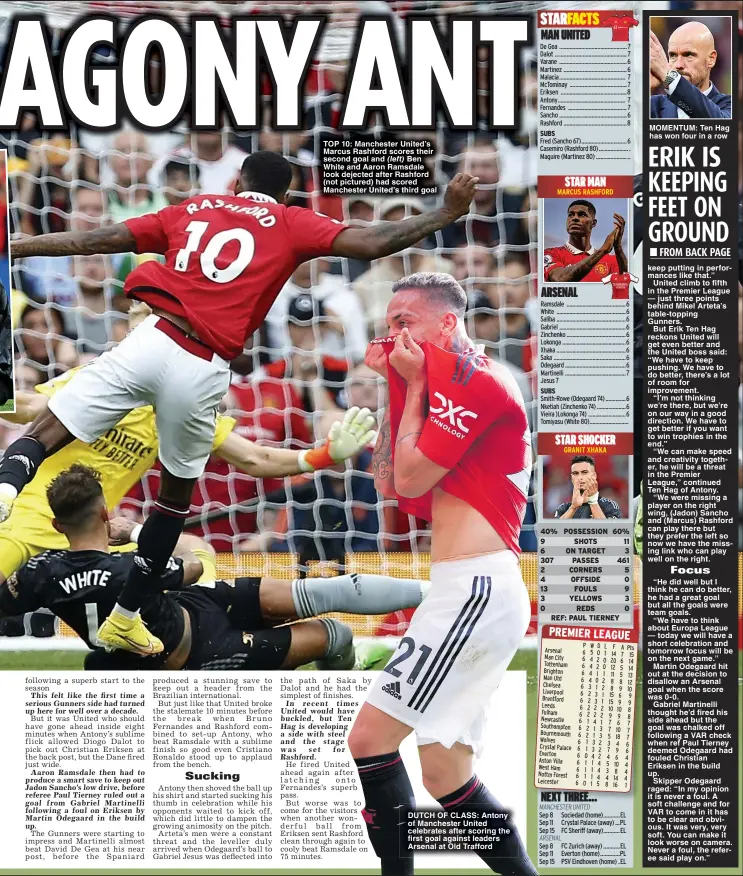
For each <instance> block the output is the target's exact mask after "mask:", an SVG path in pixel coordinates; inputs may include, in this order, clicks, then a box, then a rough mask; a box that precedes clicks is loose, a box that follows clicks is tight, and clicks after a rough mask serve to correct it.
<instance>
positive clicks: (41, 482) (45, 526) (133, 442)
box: [0, 368, 235, 578]
mask: <svg viewBox="0 0 743 876" xmlns="http://www.w3.org/2000/svg"><path fill="white" fill-rule="evenodd" d="M79 370H80V369H79V368H72V369H71V370H70V371H67V372H66V373H65V374H63V375H61V376H60V377H56V378H54V379H53V380H50V381H49V382H48V383H42V384H40V385H39V386H37V387H35V389H36V392H40V393H42V394H43V395H46V396H50V397H51V396H52V395H54V393H55V392H57V390H58V389H60V388H61V387H62V386H64V385H65V384H66V383H67V382H68V381H69V380H70V379H71V378H72V377H73V375H74V374H75V373H76V372H77V371H79ZM234 426H235V420H234V419H233V418H232V417H224V416H221V415H218V416H217V426H216V431H215V435H214V445H213V447H212V450H216V449H217V448H218V447H219V446H220V445H221V444H222V442H223V441H224V440H225V438H226V437H227V436H228V435H229V434H230V432H231V431H232V429H233V428H234ZM157 447H158V442H157V429H156V426H155V412H154V410H153V408H152V407H151V406H150V405H147V406H144V407H140V408H135V409H134V410H133V411H131V412H130V413H129V414H127V415H126V417H124V419H123V420H121V422H120V423H118V424H117V425H116V426H114V428H113V429H109V430H108V432H106V433H105V434H104V435H101V437H100V438H98V439H97V440H96V441H94V442H93V443H92V444H84V443H83V442H82V441H78V440H75V441H72V442H71V443H70V444H68V445H67V446H66V447H64V448H63V449H62V450H60V451H59V452H58V453H55V454H54V455H53V456H50V457H49V458H48V459H46V460H45V461H44V462H43V463H42V464H41V466H40V467H39V470H38V472H37V473H36V477H35V478H34V479H33V480H32V481H31V483H30V484H28V485H27V486H26V487H24V489H23V491H22V492H21V494H20V495H19V496H18V498H17V499H16V500H15V503H14V505H13V511H12V512H11V515H10V517H9V518H8V520H6V521H5V522H4V523H0V572H1V573H2V574H3V575H5V577H6V578H7V577H9V576H10V575H11V574H12V573H13V572H14V571H15V570H16V569H18V568H19V567H20V566H21V565H23V563H25V562H27V561H28V560H29V559H30V558H31V557H33V556H36V554H39V553H41V552H42V551H45V550H58V549H64V548H66V547H67V546H68V542H67V539H66V538H65V536H64V535H62V534H61V533H59V532H57V531H56V529H54V527H53V526H52V512H51V509H50V508H49V503H48V502H47V500H46V488H47V487H48V486H49V484H50V483H51V482H52V481H53V480H54V478H55V477H56V476H57V475H58V474H60V473H61V472H63V471H64V470H65V469H67V468H69V467H70V466H71V465H72V464H73V463H75V462H79V463H81V464H82V465H87V466H90V468H93V469H95V470H96V471H98V472H100V475H101V486H102V487H103V494H104V496H105V498H106V505H107V506H108V508H109V509H113V508H114V507H115V506H116V505H118V503H119V502H120V501H121V500H122V499H123V498H124V496H126V494H127V493H128V492H129V490H130V489H131V488H132V487H133V486H134V484H136V483H137V482H138V481H139V480H140V479H141V478H142V476H143V475H144V474H145V472H147V470H148V469H150V468H151V467H152V466H153V465H154V463H155V460H156V459H157Z"/></svg>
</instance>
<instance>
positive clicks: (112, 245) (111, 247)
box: [10, 222, 137, 259]
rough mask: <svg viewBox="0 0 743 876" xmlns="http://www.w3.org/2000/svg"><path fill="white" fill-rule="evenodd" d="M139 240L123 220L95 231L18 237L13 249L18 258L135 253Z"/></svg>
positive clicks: (60, 232) (12, 253) (11, 245)
mask: <svg viewBox="0 0 743 876" xmlns="http://www.w3.org/2000/svg"><path fill="white" fill-rule="evenodd" d="M136 246H137V244H136V239H135V237H134V235H133V234H132V232H131V231H130V230H129V228H128V227H127V225H126V224H125V223H123V222H119V223H118V224H116V225H107V226H106V227H105V228H96V229H95V230H94V231H58V232H55V233H53V234H40V235H38V236H37V237H29V238H26V239H25V240H14V241H12V242H11V244H10V252H11V255H12V256H13V258H14V259H22V258H26V257H28V256H75V255H100V254H103V253H109V252H134V251H135V250H136Z"/></svg>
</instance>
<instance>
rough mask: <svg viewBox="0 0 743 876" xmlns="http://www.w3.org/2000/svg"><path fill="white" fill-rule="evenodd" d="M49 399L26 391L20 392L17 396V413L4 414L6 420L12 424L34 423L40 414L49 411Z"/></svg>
mask: <svg viewBox="0 0 743 876" xmlns="http://www.w3.org/2000/svg"><path fill="white" fill-rule="evenodd" d="M48 404H49V399H48V398H47V396H45V395H41V394H40V393H38V392H27V391H26V390H18V391H17V392H16V394H15V413H14V414H2V418H3V419H4V420H8V422H10V423H19V424H21V425H24V424H25V423H32V422H33V421H34V420H35V419H36V418H37V417H38V416H39V414H43V413H44V411H45V410H46V409H47V405H48Z"/></svg>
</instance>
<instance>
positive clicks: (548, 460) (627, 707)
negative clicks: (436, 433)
mask: <svg viewBox="0 0 743 876" xmlns="http://www.w3.org/2000/svg"><path fill="white" fill-rule="evenodd" d="M637 24H638V21H637V19H636V18H635V17H634V15H633V12H632V10H631V9H630V10H623V9H621V8H619V9H615V10H612V11H607V10H580V9H573V10H560V9H559V8H558V9H553V10H543V11H540V12H539V13H538V16H537V34H538V39H539V77H540V104H539V125H540V127H539V176H538V185H537V192H538V196H539V199H540V200H539V208H540V225H539V246H540V257H541V259H540V271H539V413H538V427H537V431H538V435H537V451H538V455H539V499H540V501H539V525H538V551H539V555H538V597H537V599H538V618H539V697H538V703H537V737H536V739H535V772H534V784H535V787H536V788H537V789H538V790H539V809H538V813H539V814H538V830H539V845H538V867H539V869H540V872H545V871H546V872H548V871H549V869H550V868H551V867H570V868H572V869H578V868H580V867H601V868H610V867H612V868H616V867H619V868H632V867H633V866H634V860H633V857H634V848H633V844H632V824H633V802H632V790H631V787H632V773H633V757H634V754H633V753H634V717H635V689H636V676H637V642H638V624H637V619H638V610H637V604H638V603H637V598H636V597H637V586H636V585H637V582H636V576H635V565H636V563H635V557H634V516H635V514H634V512H635V497H636V496H637V494H638V493H639V485H638V483H637V480H636V478H635V477H634V475H635V472H634V471H633V451H634V437H633V426H634V423H633V414H634V401H635V400H634V386H635V381H636V379H637V378H638V376H639V372H638V363H637V362H636V357H635V338H634V311H633V303H634V302H633V297H634V295H635V294H636V293H635V286H636V285H639V281H640V277H639V273H640V268H639V266H637V265H633V264H632V263H631V255H632V253H633V251H634V245H633V242H632V241H633V228H632V220H633V210H632V199H633V195H634V178H633V174H634V152H635V150H634V138H635V129H636V124H637V123H638V119H637V112H636V94H635V89H636V87H637V85H638V84H637V83H636V82H635V71H634V62H633V58H634V54H635V46H634V40H635V39H636V35H637V28H636V25H637Z"/></svg>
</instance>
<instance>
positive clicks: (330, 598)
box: [292, 574, 430, 617]
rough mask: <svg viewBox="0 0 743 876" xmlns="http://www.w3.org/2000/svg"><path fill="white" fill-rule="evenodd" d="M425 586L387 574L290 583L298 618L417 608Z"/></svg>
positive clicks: (422, 583) (385, 612)
mask: <svg viewBox="0 0 743 876" xmlns="http://www.w3.org/2000/svg"><path fill="white" fill-rule="evenodd" d="M426 585H427V586H426ZM428 587H430V584H429V582H428V581H415V580H412V579H410V578H390V576H389V575H359V574H353V575H338V576H337V577H335V578H298V579H296V580H294V581H292V599H293V600H294V607H295V608H296V610H297V616H298V617H317V615H318V614H325V612H327V611H347V612H350V613H351V614H387V612H390V611H397V610H398V609H401V608H416V607H417V606H419V605H420V604H421V601H422V600H423V597H424V595H425V593H426V592H428Z"/></svg>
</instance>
